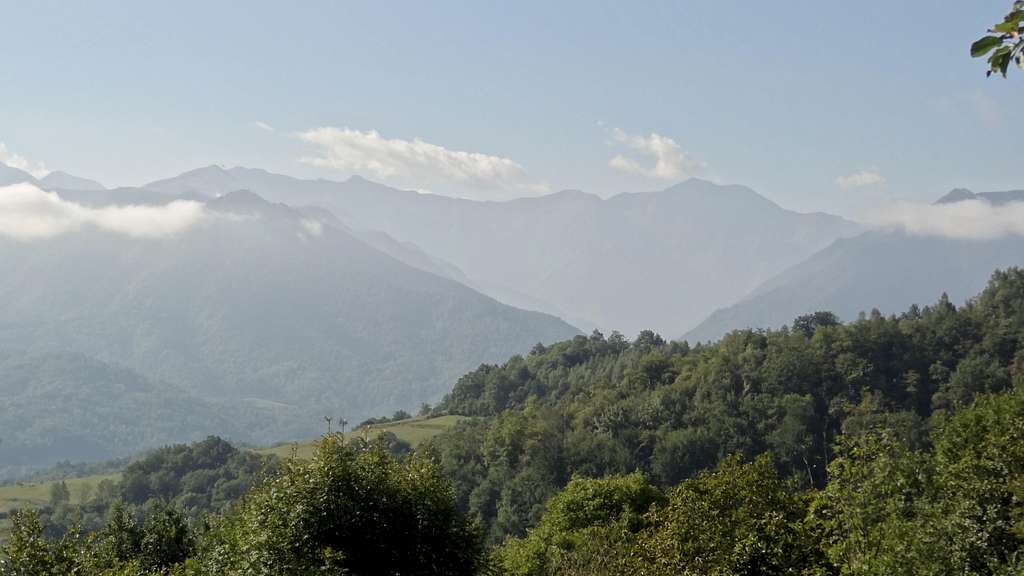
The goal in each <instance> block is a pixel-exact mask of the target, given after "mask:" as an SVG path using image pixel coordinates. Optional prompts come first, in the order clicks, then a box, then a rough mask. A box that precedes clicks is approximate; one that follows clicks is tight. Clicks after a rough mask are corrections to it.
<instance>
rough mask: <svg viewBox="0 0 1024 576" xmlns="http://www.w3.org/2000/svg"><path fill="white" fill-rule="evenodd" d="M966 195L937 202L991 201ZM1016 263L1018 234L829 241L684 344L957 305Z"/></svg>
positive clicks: (1020, 247)
mask: <svg viewBox="0 0 1024 576" xmlns="http://www.w3.org/2000/svg"><path fill="white" fill-rule="evenodd" d="M968 194H970V196H965V195H964V194H962V193H961V191H954V192H953V193H951V195H947V196H946V197H944V198H943V199H942V200H940V202H948V201H958V200H966V199H973V198H975V197H977V198H981V199H987V198H991V197H992V196H986V195H977V196H975V195H973V194H971V193H968ZM996 198H999V196H996ZM1011 198H1012V196H1011ZM1022 264H1024V238H1022V237H1020V236H1006V237H1003V238H999V239H995V240H958V239H950V238H942V237H936V236H911V235H907V234H905V233H902V232H883V231H873V232H866V233H864V234H862V235H860V236H857V237H855V238H849V239H842V240H837V241H836V242H835V243H834V244H832V245H831V246H829V247H828V248H826V249H824V250H822V251H821V252H819V253H817V254H815V255H813V256H811V257H810V258H808V259H807V260H806V261H804V262H802V263H800V264H798V265H796V266H793V267H792V268H790V269H788V270H786V271H784V272H782V273H781V274H779V275H778V276H776V277H774V278H772V279H771V280H769V281H767V282H765V283H764V284H763V285H761V286H760V287H758V288H757V289H756V290H754V291H753V292H752V293H751V294H750V295H749V296H747V297H746V298H744V299H743V300H741V301H740V302H738V303H736V304H734V305H732V306H728V307H724V308H721V309H719V310H717V311H715V312H714V313H712V314H711V315H710V316H709V317H708V318H707V319H706V320H705V321H704V322H702V323H701V324H700V325H699V326H698V327H697V328H695V329H693V330H691V331H690V332H688V333H687V334H685V336H684V338H685V339H687V340H690V341H691V342H695V341H700V342H703V341H708V340H715V339H717V338H719V337H721V336H722V335H723V334H725V333H726V332H728V331H730V330H734V329H738V328H778V327H779V326H782V325H783V324H788V323H789V322H791V321H792V320H793V319H794V318H795V317H797V316H799V315H802V314H807V313H810V312H815V311H819V310H827V311H831V312H834V313H836V314H837V315H838V316H839V317H840V318H841V319H843V320H851V319H853V318H855V317H856V316H857V314H858V313H860V312H863V311H868V310H871V309H873V308H877V309H879V310H880V311H882V312H884V313H894V312H898V311H900V310H904V309H906V308H907V307H909V306H910V305H911V304H919V305H922V304H925V303H928V302H932V301H934V300H935V299H936V298H938V297H939V295H941V294H942V293H943V292H945V293H947V294H948V295H949V297H950V299H951V300H952V301H954V302H961V301H963V300H965V299H966V298H968V297H970V296H971V295H972V294H975V293H977V292H979V291H980V290H981V289H982V288H984V287H985V283H986V282H987V281H988V279H989V276H990V275H991V273H992V271H993V270H995V269H999V268H1006V267H1008V266H1020V265H1022Z"/></svg>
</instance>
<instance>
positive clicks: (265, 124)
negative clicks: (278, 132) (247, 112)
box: [252, 120, 274, 132]
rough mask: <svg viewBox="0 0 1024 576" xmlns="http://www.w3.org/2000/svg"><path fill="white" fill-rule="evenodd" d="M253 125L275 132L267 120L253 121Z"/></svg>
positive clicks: (265, 130)
mask: <svg viewBox="0 0 1024 576" xmlns="http://www.w3.org/2000/svg"><path fill="white" fill-rule="evenodd" d="M252 126H253V127H254V128H259V129H260V130H263V131H264V132H273V131H274V127H273V126H271V125H270V124H267V123H266V122H260V121H259V120H256V121H255V122H252Z"/></svg>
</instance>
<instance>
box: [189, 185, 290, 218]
mask: <svg viewBox="0 0 1024 576" xmlns="http://www.w3.org/2000/svg"><path fill="white" fill-rule="evenodd" d="M206 206H207V208H209V209H210V210H213V211H215V212H226V213H231V214H240V215H269V214H278V215H286V214H287V215H296V214H297V212H296V211H295V210H294V209H292V208H290V207H288V206H286V205H284V204H275V203H273V202H268V201H267V200H266V199H265V198H263V197H262V196H260V195H259V194H256V193H255V192H252V191H250V190H232V191H231V192H228V193H227V194H222V195H220V196H218V197H216V198H213V199H211V200H208V201H207V202H206Z"/></svg>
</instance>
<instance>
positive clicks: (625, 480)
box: [497, 473, 665, 576]
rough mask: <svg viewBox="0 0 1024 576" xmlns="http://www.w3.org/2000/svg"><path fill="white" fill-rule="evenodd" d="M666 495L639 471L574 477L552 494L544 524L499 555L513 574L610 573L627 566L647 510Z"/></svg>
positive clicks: (566, 574)
mask: <svg viewBox="0 0 1024 576" xmlns="http://www.w3.org/2000/svg"><path fill="white" fill-rule="evenodd" d="M664 501H665V496H664V495H663V494H662V493H661V491H659V490H658V489H657V488H655V487H653V486H651V485H650V484H648V482H647V479H646V478H644V476H643V475H642V474H640V473H633V474H630V475H628V476H609V477H607V478H599V479H590V478H580V477H574V478H573V479H572V480H571V481H570V482H569V484H568V485H566V487H565V488H564V489H563V490H562V491H561V492H559V493H558V494H557V495H555V496H553V497H552V498H551V500H549V501H548V503H547V509H546V511H545V513H544V516H543V518H542V520H541V522H540V524H539V525H538V526H537V527H536V528H535V529H533V530H531V531H530V533H529V535H527V536H526V537H525V538H512V539H509V540H508V541H507V542H506V543H505V545H504V546H502V547H501V548H500V549H499V550H498V553H497V556H498V558H499V563H500V564H501V567H502V568H503V569H504V570H505V572H506V574H508V575H509V576H541V575H544V576H563V575H564V576H568V575H570V574H580V575H583V574H588V575H590V574H609V573H613V571H621V570H624V569H625V564H624V562H623V560H624V559H625V558H626V557H627V556H628V553H629V550H630V548H631V547H632V546H633V544H634V541H635V538H636V535H637V534H638V533H639V532H640V530H642V529H643V528H645V527H646V526H647V521H646V516H645V515H646V513H647V511H648V510H650V509H651V507H652V506H657V505H661V504H663V503H664Z"/></svg>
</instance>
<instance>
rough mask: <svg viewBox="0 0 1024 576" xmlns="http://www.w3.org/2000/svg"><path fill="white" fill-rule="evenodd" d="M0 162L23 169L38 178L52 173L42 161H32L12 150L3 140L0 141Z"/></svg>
mask: <svg viewBox="0 0 1024 576" xmlns="http://www.w3.org/2000/svg"><path fill="white" fill-rule="evenodd" d="M0 164H6V165H8V166H10V167H11V168H17V169H18V170H23V171H25V172H28V173H29V174H31V175H32V176H34V177H36V178H42V177H43V176H46V175H47V174H49V173H50V171H49V170H47V169H46V165H44V164H43V163H42V162H32V161H31V160H29V159H28V158H25V157H24V156H20V155H18V154H15V153H14V152H11V151H10V150H8V149H7V145H6V144H4V143H3V142H0Z"/></svg>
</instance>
